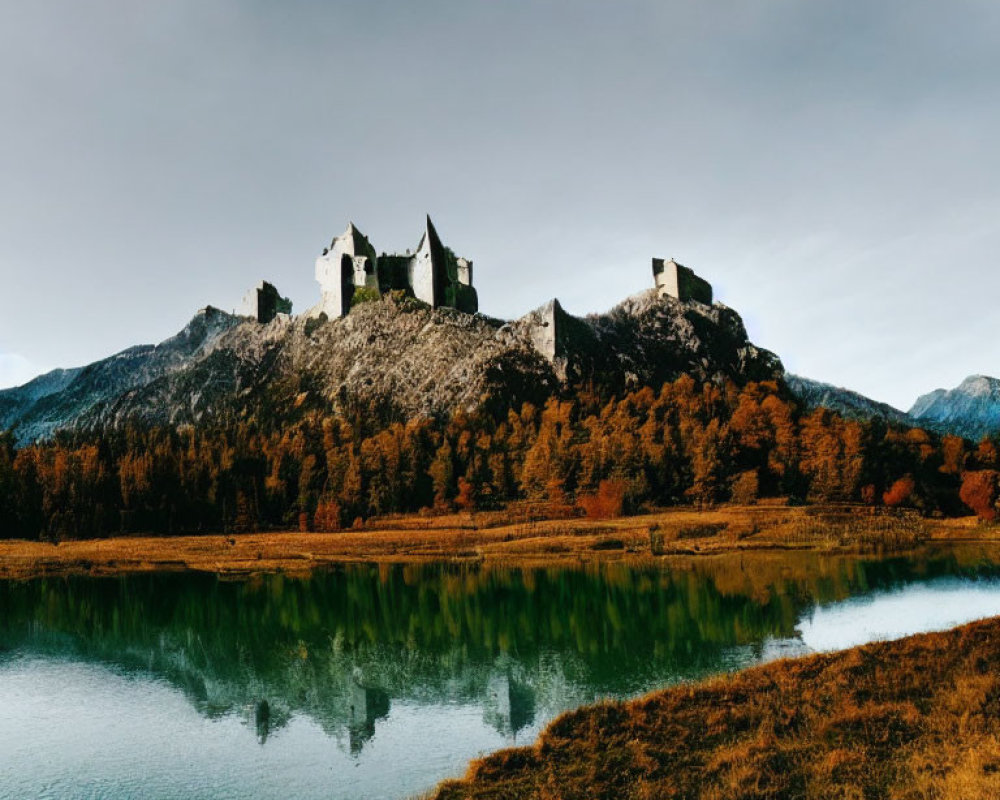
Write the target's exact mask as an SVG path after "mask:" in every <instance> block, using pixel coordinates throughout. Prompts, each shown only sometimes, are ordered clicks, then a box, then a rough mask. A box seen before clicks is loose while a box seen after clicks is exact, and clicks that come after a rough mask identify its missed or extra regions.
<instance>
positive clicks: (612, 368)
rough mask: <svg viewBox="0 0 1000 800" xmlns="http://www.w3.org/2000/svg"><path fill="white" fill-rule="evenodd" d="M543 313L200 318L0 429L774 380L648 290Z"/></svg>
mask: <svg viewBox="0 0 1000 800" xmlns="http://www.w3.org/2000/svg"><path fill="white" fill-rule="evenodd" d="M545 308H549V309H550V311H551V313H548V312H546V311H545ZM554 308H558V304H555V303H553V304H549V306H548V307H543V309H540V310H539V311H538V312H533V313H532V314H528V315H526V316H525V317H523V318H522V319H520V320H516V321H514V322H509V323H505V322H502V321H500V320H495V319H491V318H489V317H486V316H483V315H481V314H465V313H462V312H459V311H455V310H453V309H448V308H439V309H431V308H430V307H429V306H427V305H425V304H423V303H420V302H419V301H416V300H414V299H413V298H407V297H401V296H392V295H390V296H386V297H384V298H382V299H379V300H373V301H371V302H367V303H362V304H360V305H358V306H356V307H355V308H354V309H352V311H351V313H350V314H349V315H347V316H346V317H344V318H341V319H335V320H326V321H323V320H307V319H305V318H301V317H300V318H293V319H290V318H287V317H279V318H278V319H275V320H274V321H272V322H270V323H268V324H266V325H262V324H259V323H257V322H255V321H251V320H249V319H247V318H243V317H234V316H232V315H229V314H225V313H223V312H221V311H218V310H215V309H206V310H204V311H202V312H199V314H198V315H196V316H195V318H194V319H193V320H192V321H191V322H190V323H189V324H188V325H187V326H186V327H185V328H184V329H183V330H182V331H181V332H180V333H179V334H178V335H177V336H175V337H173V338H171V339H168V340H167V341H165V342H163V343H162V344H160V345H155V346H154V345H144V346H140V347H134V348H131V349H129V350H125V351H123V352H122V353H119V354H117V355H115V356H112V357H110V358H107V359H104V360H102V361H98V362H96V363H94V364H91V365H89V366H87V367H84V368H81V369H77V370H66V371H63V372H60V373H58V374H56V373H50V374H49V375H47V376H42V377H41V378H38V379H36V380H35V381H33V382H32V383H31V384H27V385H26V386H24V387H19V388H17V389H9V390H6V391H0V415H2V416H0V424H2V425H3V426H4V427H11V426H13V427H14V428H15V430H16V433H17V436H18V439H19V440H20V441H22V442H23V441H30V440H34V439H39V438H46V437H48V436H51V435H52V433H53V432H54V431H56V430H57V429H60V428H67V429H90V428H95V427H100V426H114V427H117V426H122V425H125V424H129V423H137V424H166V425H179V424H183V423H199V422H205V421H210V420H214V421H222V422H225V421H227V420H233V419H239V418H242V417H246V416H249V415H251V414H253V415H258V416H259V415H266V416H269V417H271V418H276V419H279V420H280V419H283V418H291V417H293V416H295V415H298V414H302V413H305V412H307V411H309V410H321V411H333V410H339V411H351V410H361V411H363V412H364V413H367V414H375V415H377V416H378V418H379V419H380V420H382V421H384V420H386V419H400V420H403V419H407V418H409V417H411V416H414V415H421V414H423V415H437V414H445V413H449V412H451V411H454V410H457V409H469V410H471V409H475V408H477V407H481V406H484V405H486V406H490V405H494V406H498V407H506V406H508V405H513V406H515V407H516V406H518V405H519V404H520V403H522V402H524V401H532V402H535V403H541V402H544V400H545V399H546V398H547V397H549V396H551V395H553V394H557V393H559V392H561V391H565V390H569V389H572V388H574V387H578V386H583V385H586V386H588V387H590V388H593V389H594V390H596V391H598V392H600V393H602V394H606V395H610V394H614V393H620V392H622V391H624V390H626V389H630V388H636V387H638V386H643V385H650V386H659V385H660V384H662V383H663V382H664V381H667V380H672V379H674V378H676V377H678V376H679V375H680V374H690V375H692V376H694V377H695V378H696V379H698V380H723V379H731V380H734V381H736V382H737V383H744V382H746V381H748V380H762V379H773V378H778V377H780V376H781V375H782V374H783V369H782V366H781V362H780V361H779V360H778V358H777V357H776V356H774V355H773V354H772V353H769V352H768V351H766V350H761V349H759V348H757V347H755V346H754V345H753V344H751V343H750V342H749V340H748V338H747V334H746V330H745V329H744V327H743V323H742V321H741V320H740V317H739V315H738V314H736V312H735V311H733V310H731V309H729V308H726V307H725V306H722V305H720V304H716V305H714V306H706V305H703V304H701V303H696V302H687V303H685V302H680V301H678V300H675V299H673V298H669V297H668V298H658V297H657V296H656V295H655V293H654V292H648V293H644V294H642V295H638V296H636V297H633V298H629V299H628V300H626V301H625V302H623V303H621V304H620V305H618V306H616V307H615V308H613V309H612V310H611V311H609V312H608V313H606V314H598V315H591V316H588V317H582V318H577V317H572V316H570V315H568V314H566V313H565V312H563V311H562V310H561V309H559V310H558V313H556V312H555V311H554V310H552V309H554ZM546 324H552V325H553V326H554V328H553V330H552V331H549V332H550V333H552V338H553V342H554V346H553V348H552V350H551V351H550V352H544V351H543V349H540V348H539V346H538V342H539V341H540V339H544V338H545V337H544V336H540V331H543V332H544V331H545V328H546Z"/></svg>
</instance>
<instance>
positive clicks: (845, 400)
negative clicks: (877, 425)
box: [785, 374, 915, 425]
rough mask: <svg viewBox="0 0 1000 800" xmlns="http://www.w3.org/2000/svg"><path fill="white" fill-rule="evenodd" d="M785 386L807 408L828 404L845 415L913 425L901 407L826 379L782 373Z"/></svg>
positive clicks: (850, 417)
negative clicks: (821, 380)
mask: <svg viewBox="0 0 1000 800" xmlns="http://www.w3.org/2000/svg"><path fill="white" fill-rule="evenodd" d="M785 382H786V383H787V384H788V388H789V389H790V390H791V391H792V394H794V395H795V396H796V397H797V398H798V399H799V400H800V401H801V402H802V403H803V404H804V405H805V406H806V407H807V408H828V409H830V410H831V411H836V412H837V413H838V414H840V415H841V416H843V417H847V418H848V419H861V420H867V419H874V418H881V419H884V420H886V421H887V422H895V423H899V424H900V425H913V424H915V423H914V421H913V420H912V419H911V418H910V417H909V415H908V414H906V412H904V411H900V410H899V409H898V408H894V407H893V406H890V405H889V404H888V403H880V402H878V401H877V400H872V399H871V398H870V397H865V396H864V395H863V394H858V393H857V392H852V391H851V390H850V389H843V388H840V387H837V386H833V385H831V384H829V383H821V382H820V381H814V380H812V379H811V378H803V377H802V376H800V375H792V374H788V375H786V376H785Z"/></svg>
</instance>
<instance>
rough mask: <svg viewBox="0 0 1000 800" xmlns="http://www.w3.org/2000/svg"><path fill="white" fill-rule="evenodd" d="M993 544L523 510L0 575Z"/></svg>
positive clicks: (36, 545)
mask: <svg viewBox="0 0 1000 800" xmlns="http://www.w3.org/2000/svg"><path fill="white" fill-rule="evenodd" d="M941 540H945V541H977V542H991V541H1000V528H995V527H992V526H983V525H981V524H979V523H978V522H977V520H976V519H975V518H973V517H969V518H963V519H957V520H955V519H953V520H924V519H920V518H918V517H913V516H905V515H902V516H901V515H892V516H888V515H873V514H872V513H871V511H870V509H866V508H861V507H849V506H844V507H825V508H823V509H817V508H815V507H785V506H776V507H772V506H750V507H722V508H717V509H714V510H709V511H700V510H691V509H686V510H670V511H663V512H659V513H653V514H645V515H640V516H631V517H620V518H616V519H605V520H591V519H585V518H567V519H538V518H536V516H535V515H533V514H532V513H530V511H521V512H515V513H511V512H509V511H508V512H494V513H492V514H486V513H481V514H475V515H472V514H451V515H447V516H438V517H424V516H417V515H413V516H407V517H399V518H388V519H380V520H374V521H371V522H369V523H367V524H366V525H365V527H364V528H362V529H352V530H349V531H342V532H338V533H288V532H285V533H282V532H277V533H253V534H233V535H200V536H173V537H153V536H145V537H136V536H128V537H109V538H106V539H89V540H81V541H64V542H60V543H57V544H52V543H46V542H29V541H23V540H0V579H2V578H30V577H35V576H41V575H64V574H90V575H112V574H121V573H131V572H153V571H185V570H197V571H205V572H216V573H220V574H233V575H242V574H253V573H261V572H276V571H282V572H289V573H296V574H300V573H307V572H309V571H311V570H313V569H315V568H317V567H322V566H324V565H329V564H336V563H347V562H357V561H366V562H374V561H379V562H394V561H395V562H402V561H408V562H417V561H432V560H433V561H440V560H465V561H478V562H483V563H508V564H515V565H525V566H530V565H546V564H560V563H580V562H587V561H596V560H602V561H606V560H623V559H627V560H646V559H652V558H657V557H663V556H683V555H692V556H697V555H708V554H720V553H727V552H734V551H750V550H754V551H762V550H778V551H788V550H813V551H815V550H820V551H844V552H871V553H878V552H899V551H903V550H906V549H908V548H910V547H913V546H916V545H919V544H921V543H923V542H927V541H941Z"/></svg>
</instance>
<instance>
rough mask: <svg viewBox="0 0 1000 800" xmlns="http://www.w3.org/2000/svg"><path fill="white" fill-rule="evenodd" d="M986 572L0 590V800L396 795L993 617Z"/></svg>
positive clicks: (324, 577)
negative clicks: (625, 702)
mask: <svg viewBox="0 0 1000 800" xmlns="http://www.w3.org/2000/svg"><path fill="white" fill-rule="evenodd" d="M988 555H989V554H988V551H980V550H969V551H959V550H934V551H927V552H925V553H923V554H921V556H920V557H919V558H912V559H911V558H893V559H882V560H878V559H874V558H872V559H859V558H847V557H831V556H818V555H796V556H790V555H788V554H783V555H763V556H755V557H753V558H751V557H749V556H748V557H744V558H741V557H739V556H732V557H724V558H705V559H700V560H694V561H693V562H692V561H688V562H676V563H673V564H663V565H659V566H657V567H655V568H654V567H643V568H639V569H636V568H628V567H625V566H622V565H616V564H605V565H603V566H602V565H591V566H589V567H586V568H579V569H567V568H560V569H537V570H520V569H508V568H495V567H493V568H486V567H477V566H440V565H435V566H389V567H386V566H383V567H368V566H359V567H349V568H342V569H338V570H335V571H331V572H326V573H322V574H318V575H314V576H313V577H311V578H304V579H293V578H288V577H282V576H280V575H275V576H268V577H262V578H254V579H252V580H246V581H233V580H220V579H218V578H216V577H213V576H207V575H198V574H184V575H143V576H132V577H123V578H114V579H107V578H101V579H97V578H73V579H41V580H35V581H27V582H6V583H4V582H0V796H3V797H5V798H6V797H11V798H24V797H58V798H72V797H80V798H83V797H100V798H126V797H155V798H190V797H199V798H222V797H225V798H230V797H231V798H246V797H262V798H264V797H266V798H271V797H297V798H311V797H317V798H319V797H322V798H406V797H412V796H414V795H417V794H419V793H421V792H425V791H427V790H429V789H431V788H433V787H434V785H435V784H436V783H437V782H438V781H440V780H441V779H443V778H446V777H449V776H457V775H461V774H462V773H463V772H464V771H465V768H466V765H467V762H468V761H469V759H471V758H475V757H476V756H478V755H480V754H484V753H487V752H490V751H492V750H496V749H498V748H501V747H505V746H509V745H512V744H515V743H529V742H531V741H532V740H533V739H534V738H535V736H536V735H537V734H538V732H539V730H540V729H541V728H542V727H543V726H544V725H545V724H546V723H547V722H548V721H549V720H551V719H552V717H553V716H554V715H556V714H558V713H559V712H561V711H563V710H566V709H570V708H574V707H576V706H579V705H581V704H583V703H587V702H590V701H593V700H595V699H597V698H601V697H627V696H630V695H635V694H639V693H642V692H645V691H647V690H650V689H653V688H656V687H661V686H666V685H669V684H672V683H676V682H677V681H683V680H689V679H692V678H697V677H699V676H702V675H705V674H710V673H717V672H720V671H723V670H733V669H738V668H741V667H744V666H748V665H751V664H754V663H758V662H760V661H763V660H767V659H769V658H774V657H780V656H783V655H797V654H800V653H804V652H809V651H810V650H821V649H836V648H842V647H849V646H853V645H855V644H858V643H861V642H865V641H869V640H871V639H874V638H891V637H897V636H902V635H905V634H908V633H912V632H916V631H921V630H931V629H941V628H947V627H950V626H953V625H956V624H959V623H962V622H966V621H969V620H972V619H976V618H980V617H986V616H992V615H996V614H1000V568H998V567H996V566H993V559H992V558H989V557H988Z"/></svg>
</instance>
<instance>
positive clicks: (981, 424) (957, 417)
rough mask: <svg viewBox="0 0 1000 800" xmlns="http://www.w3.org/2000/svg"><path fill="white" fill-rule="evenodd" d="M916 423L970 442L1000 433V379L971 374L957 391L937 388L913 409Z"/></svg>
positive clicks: (918, 399)
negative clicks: (970, 440) (954, 434)
mask: <svg viewBox="0 0 1000 800" xmlns="http://www.w3.org/2000/svg"><path fill="white" fill-rule="evenodd" d="M910 417H911V418H913V420H914V422H915V424H918V425H922V426H924V427H927V428H933V429H935V430H939V431H944V432H949V433H957V434H959V435H961V436H965V437H966V438H969V439H981V438H982V437H983V436H987V435H990V434H995V433H998V432H1000V380H998V379H996V378H991V377H989V376H987V375H971V376H969V377H968V378H966V379H965V380H964V381H962V383H960V384H959V385H958V386H957V387H955V388H954V389H950V390H948V389H936V390H934V391H933V392H930V393H929V394H925V395H922V396H921V397H919V398H917V402H915V403H914V404H913V408H911V409H910Z"/></svg>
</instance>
